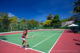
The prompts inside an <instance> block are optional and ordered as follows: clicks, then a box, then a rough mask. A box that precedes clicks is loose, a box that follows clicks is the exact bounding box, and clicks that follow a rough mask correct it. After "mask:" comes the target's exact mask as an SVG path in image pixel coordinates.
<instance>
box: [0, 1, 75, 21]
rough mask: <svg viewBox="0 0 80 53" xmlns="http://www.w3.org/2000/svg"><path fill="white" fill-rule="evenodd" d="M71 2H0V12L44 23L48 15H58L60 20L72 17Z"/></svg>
mask: <svg viewBox="0 0 80 53" xmlns="http://www.w3.org/2000/svg"><path fill="white" fill-rule="evenodd" d="M73 1H75V0H0V12H3V11H5V12H7V13H9V16H18V17H19V18H22V17H24V18H25V19H27V20H28V19H32V18H33V19H35V20H38V21H45V20H46V17H47V16H48V14H49V13H52V14H53V15H55V14H59V16H60V19H63V18H69V17H70V16H72V13H70V11H73Z"/></svg>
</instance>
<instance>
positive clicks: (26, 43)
mask: <svg viewBox="0 0 80 53" xmlns="http://www.w3.org/2000/svg"><path fill="white" fill-rule="evenodd" d="M25 49H27V41H26V40H25Z"/></svg>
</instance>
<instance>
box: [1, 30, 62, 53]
mask: <svg viewBox="0 0 80 53" xmlns="http://www.w3.org/2000/svg"><path fill="white" fill-rule="evenodd" d="M62 32H63V31H62V30H46V31H33V32H28V35H29V37H30V36H33V37H32V38H29V39H27V42H28V48H32V49H34V50H38V51H41V52H45V53H49V51H50V50H51V48H52V47H53V46H54V45H55V43H56V42H57V40H58V38H59V37H60V36H61V34H62ZM21 36H22V33H18V34H11V35H5V36H0V39H1V40H5V41H8V42H11V43H14V44H17V45H21V43H22V40H21ZM8 46H9V45H8Z"/></svg>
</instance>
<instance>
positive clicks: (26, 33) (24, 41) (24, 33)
mask: <svg viewBox="0 0 80 53" xmlns="http://www.w3.org/2000/svg"><path fill="white" fill-rule="evenodd" d="M26 38H27V39H28V28H26V29H25V31H24V32H23V35H22V37H21V39H22V40H23V42H22V44H21V48H22V47H23V44H24V43H25V49H26V50H27V49H28V48H27V40H26Z"/></svg>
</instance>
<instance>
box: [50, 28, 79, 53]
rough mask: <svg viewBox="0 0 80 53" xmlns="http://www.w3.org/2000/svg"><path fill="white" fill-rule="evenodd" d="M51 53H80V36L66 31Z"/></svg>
mask: <svg viewBox="0 0 80 53" xmlns="http://www.w3.org/2000/svg"><path fill="white" fill-rule="evenodd" d="M50 53H80V34H78V33H73V32H71V31H70V30H65V31H64V32H63V34H62V35H61V37H60V39H59V40H58V42H57V43H56V45H55V46H54V47H53V48H52V50H51V52H50Z"/></svg>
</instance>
